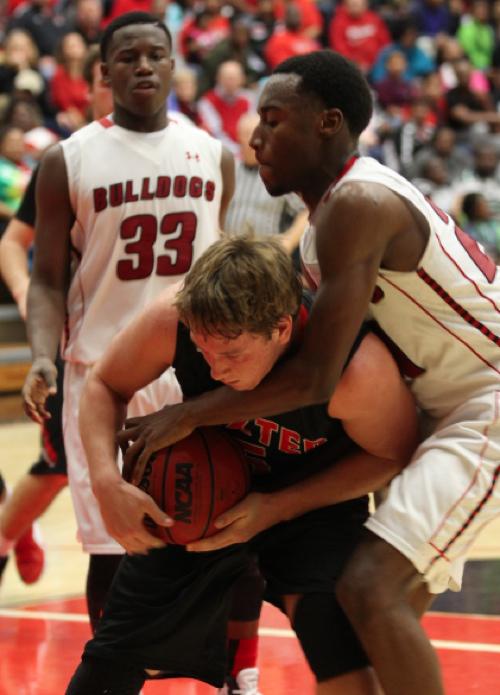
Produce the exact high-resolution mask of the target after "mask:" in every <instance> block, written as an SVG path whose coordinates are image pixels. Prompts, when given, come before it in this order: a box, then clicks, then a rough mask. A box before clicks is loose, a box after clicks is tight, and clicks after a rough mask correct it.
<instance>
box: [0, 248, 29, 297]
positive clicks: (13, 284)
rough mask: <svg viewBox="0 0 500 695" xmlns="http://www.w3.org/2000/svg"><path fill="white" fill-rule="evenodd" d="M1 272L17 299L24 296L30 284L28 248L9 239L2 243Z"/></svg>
mask: <svg viewBox="0 0 500 695" xmlns="http://www.w3.org/2000/svg"><path fill="white" fill-rule="evenodd" d="M0 272H1V274H2V278H3V281H4V282H5V284H6V285H7V287H8V288H9V290H10V292H11V294H12V296H13V297H14V299H15V300H16V301H17V298H18V297H20V296H21V295H22V296H24V294H25V292H26V290H27V287H28V284H29V272H28V259H27V254H26V249H24V248H23V247H22V246H21V245H20V244H18V243H16V242H10V241H8V240H7V239H4V240H2V242H1V243H0Z"/></svg>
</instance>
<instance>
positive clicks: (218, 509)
mask: <svg viewBox="0 0 500 695" xmlns="http://www.w3.org/2000/svg"><path fill="white" fill-rule="evenodd" d="M139 487H140V488H141V489H142V490H144V491H145V492H147V493H148V494H149V495H151V497H152V498H153V499H154V500H155V502H156V504H157V505H158V506H159V507H160V508H161V509H163V511H164V512H165V513H166V514H168V516H170V517H171V518H172V519H174V521H175V524H174V526H172V527H171V528H164V527H162V526H158V525H157V524H155V523H154V521H153V520H152V519H150V518H149V517H146V519H145V524H146V526H147V527H148V529H149V530H150V531H151V532H152V533H153V534H154V535H155V536H158V537H159V538H161V539H162V540H163V541H165V542H166V543H174V544H177V545H186V543H190V542H191V541H196V540H199V539H200V538H206V537H208V536H211V535H213V534H214V533H216V531H217V529H216V528H215V527H214V525H213V522H214V521H215V519H216V518H217V517H218V516H219V515H220V514H222V513H223V512H225V511H226V510H227V509H230V508H231V507H233V506H234V505H235V504H236V503H237V502H239V501H240V500H241V499H242V498H243V497H245V495H246V494H247V493H248V490H249V487H250V476H249V469H248V464H247V461H246V458H245V454H244V453H243V450H242V449H241V447H240V446H239V445H238V443H237V442H235V441H234V440H233V439H231V437H230V436H229V435H228V434H225V433H224V432H223V431H221V430H220V429H216V428H215V427H200V428H199V429H197V430H195V431H194V432H193V433H192V434H191V435H189V437H186V438H185V439H182V440H181V441H180V442H177V443H176V444H174V445H172V446H169V447H166V448H165V449H161V450H160V451H158V452H157V453H156V454H155V455H154V456H153V457H152V458H151V460H150V461H149V462H148V464H147V466H146V469H145V471H144V475H143V478H142V480H141V482H140V484H139Z"/></svg>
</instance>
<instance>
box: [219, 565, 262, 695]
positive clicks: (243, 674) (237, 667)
mask: <svg viewBox="0 0 500 695" xmlns="http://www.w3.org/2000/svg"><path fill="white" fill-rule="evenodd" d="M264 588H265V582H264V580H263V578H262V576H261V574H260V572H259V570H258V567H257V565H256V564H252V565H251V566H249V568H248V570H247V572H245V573H244V574H243V575H242V576H241V577H240V578H239V579H238V580H237V582H236V585H235V587H234V589H233V602H232V607H231V615H230V621H229V624H228V631H227V632H228V669H229V670H228V673H227V676H226V682H225V684H224V686H223V687H222V688H221V689H220V690H219V694H220V695H234V694H235V693H241V695H262V693H260V692H259V690H258V682H259V669H258V667H257V654H258V646H259V636H258V631H259V617H260V610H261V607H262V597H263V594H264Z"/></svg>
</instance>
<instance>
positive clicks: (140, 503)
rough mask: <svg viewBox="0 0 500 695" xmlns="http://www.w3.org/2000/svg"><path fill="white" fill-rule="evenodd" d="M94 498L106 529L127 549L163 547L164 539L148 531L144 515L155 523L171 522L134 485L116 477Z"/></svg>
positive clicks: (136, 551)
mask: <svg viewBox="0 0 500 695" xmlns="http://www.w3.org/2000/svg"><path fill="white" fill-rule="evenodd" d="M97 499H98V502H99V507H100V510H101V515H102V518H103V521H104V524H105V526H106V529H107V531H108V533H109V534H110V536H112V537H113V538H114V539H115V540H116V541H118V543H120V545H122V546H123V547H124V548H125V550H126V551H127V553H131V554H136V555H137V554H140V555H145V554H146V553H147V552H148V550H151V549H153V548H163V546H164V545H165V543H164V542H163V541H162V540H160V539H159V538H156V536H153V535H152V534H151V533H149V531H148V530H147V528H146V526H145V525H144V517H145V516H146V515H147V516H149V517H151V519H153V521H154V522H156V523H157V524H158V525H159V526H172V524H173V523H174V522H173V520H172V519H170V517H168V516H167V515H166V514H165V512H163V511H162V510H161V509H160V508H159V507H158V506H157V504H156V503H155V501H154V500H153V498H152V497H150V496H149V495H147V494H146V493H145V492H143V491H142V490H140V489H139V488H137V487H135V486H134V485H130V484H129V483H127V482H125V481H119V482H117V483H115V484H112V485H108V486H107V488H106V490H105V492H103V494H102V495H98V496H97Z"/></svg>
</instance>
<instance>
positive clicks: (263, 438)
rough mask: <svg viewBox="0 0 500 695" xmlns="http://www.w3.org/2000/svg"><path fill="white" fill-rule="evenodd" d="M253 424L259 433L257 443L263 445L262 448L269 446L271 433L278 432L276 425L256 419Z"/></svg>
mask: <svg viewBox="0 0 500 695" xmlns="http://www.w3.org/2000/svg"><path fill="white" fill-rule="evenodd" d="M255 424H256V425H257V427H258V428H259V431H260V434H259V442H260V443H261V444H264V446H269V445H270V444H271V438H272V436H273V432H277V431H278V430H279V425H278V423H277V422H273V421H272V420H264V418H256V419H255Z"/></svg>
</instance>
